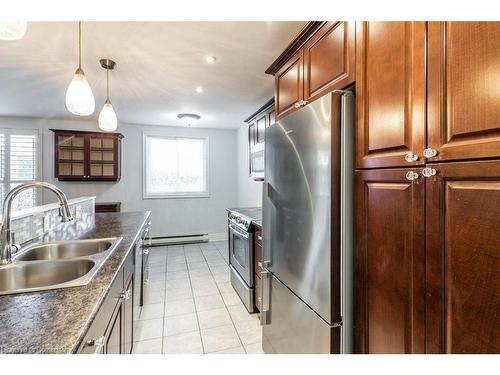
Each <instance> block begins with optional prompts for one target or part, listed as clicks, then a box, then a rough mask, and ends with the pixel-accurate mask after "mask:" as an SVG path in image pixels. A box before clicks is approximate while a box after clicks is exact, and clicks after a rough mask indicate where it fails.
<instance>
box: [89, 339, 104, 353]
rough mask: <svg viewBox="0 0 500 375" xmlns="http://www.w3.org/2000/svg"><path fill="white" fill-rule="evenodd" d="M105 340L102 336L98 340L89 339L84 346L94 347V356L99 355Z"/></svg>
mask: <svg viewBox="0 0 500 375" xmlns="http://www.w3.org/2000/svg"><path fill="white" fill-rule="evenodd" d="M105 339H106V338H105V337H104V336H101V337H99V338H98V339H90V340H88V341H87V342H86V343H85V344H86V345H87V346H95V350H94V354H99V352H100V351H101V349H102V348H103V347H104V344H105V341H104V340H105Z"/></svg>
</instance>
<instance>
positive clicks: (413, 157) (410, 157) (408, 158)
mask: <svg viewBox="0 0 500 375" xmlns="http://www.w3.org/2000/svg"><path fill="white" fill-rule="evenodd" d="M417 160H418V155H415V154H412V153H411V152H410V153H408V154H406V155H405V161H407V162H408V163H413V162H414V161H417Z"/></svg>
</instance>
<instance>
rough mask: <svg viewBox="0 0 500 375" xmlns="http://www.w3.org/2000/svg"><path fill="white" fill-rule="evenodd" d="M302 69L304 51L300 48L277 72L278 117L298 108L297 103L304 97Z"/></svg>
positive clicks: (276, 98)
mask: <svg viewBox="0 0 500 375" xmlns="http://www.w3.org/2000/svg"><path fill="white" fill-rule="evenodd" d="M302 69H303V52H302V50H300V51H298V52H297V53H296V54H295V55H294V56H292V57H291V58H290V60H289V61H288V62H287V63H286V64H285V65H284V66H283V67H281V69H280V70H279V71H278V72H277V73H276V79H275V100H276V115H277V117H278V118H279V117H280V116H284V115H285V114H287V113H288V112H291V111H293V110H294V109H296V105H298V104H299V102H300V101H301V100H303V98H304V87H303V76H302Z"/></svg>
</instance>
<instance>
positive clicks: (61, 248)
mask: <svg viewBox="0 0 500 375" xmlns="http://www.w3.org/2000/svg"><path fill="white" fill-rule="evenodd" d="M121 240H122V238H121V237H118V238H99V239H93V240H75V241H59V242H48V243H38V244H33V245H30V246H28V247H26V248H24V249H21V250H20V251H19V253H18V254H17V255H15V256H14V258H13V263H11V264H8V265H5V266H0V295H4V294H16V293H26V292H35V291H42V290H49V289H59V288H69V287H76V286H83V285H86V284H88V283H89V282H90V281H91V280H92V279H93V277H94V276H95V275H96V273H97V271H99V269H100V268H101V267H102V265H103V264H104V262H105V261H106V260H107V259H108V257H109V256H110V255H111V254H112V253H113V251H114V250H115V249H116V247H117V246H118V244H119V243H120V241H121Z"/></svg>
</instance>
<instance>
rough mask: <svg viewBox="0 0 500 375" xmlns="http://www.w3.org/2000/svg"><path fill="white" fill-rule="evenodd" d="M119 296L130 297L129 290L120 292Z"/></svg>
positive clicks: (122, 297)
mask: <svg viewBox="0 0 500 375" xmlns="http://www.w3.org/2000/svg"><path fill="white" fill-rule="evenodd" d="M120 298H121V299H127V300H128V299H130V290H125V291H123V292H121V293H120Z"/></svg>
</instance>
